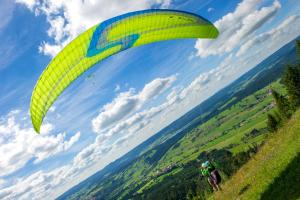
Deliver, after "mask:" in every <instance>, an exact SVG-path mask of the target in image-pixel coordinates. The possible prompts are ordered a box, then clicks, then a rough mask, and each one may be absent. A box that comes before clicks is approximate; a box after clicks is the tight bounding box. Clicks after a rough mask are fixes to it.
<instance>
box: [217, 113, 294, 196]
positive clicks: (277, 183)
mask: <svg viewBox="0 0 300 200" xmlns="http://www.w3.org/2000/svg"><path fill="white" fill-rule="evenodd" d="M299 153H300V110H299V111H298V112H296V114H295V115H294V116H293V117H292V119H291V120H290V121H289V122H288V123H287V124H286V125H285V126H284V127H283V128H282V129H280V130H279V131H278V132H277V133H274V134H272V135H270V138H268V140H267V142H266V143H265V144H264V145H263V147H262V148H261V150H260V151H259V152H258V153H257V154H256V155H255V156H254V157H253V158H252V159H251V160H250V161H249V162H248V163H247V164H245V165H244V166H243V167H242V168H241V169H240V170H238V172H237V173H236V174H235V175H234V176H233V177H232V178H231V179H230V180H229V181H227V182H226V183H225V184H224V185H223V186H222V187H223V191H222V192H218V193H216V194H215V196H214V199H222V200H223V199H230V200H231V199H247V200H252V199H253V200H256V199H288V200H296V199H300V190H299V185H300V154H299Z"/></svg>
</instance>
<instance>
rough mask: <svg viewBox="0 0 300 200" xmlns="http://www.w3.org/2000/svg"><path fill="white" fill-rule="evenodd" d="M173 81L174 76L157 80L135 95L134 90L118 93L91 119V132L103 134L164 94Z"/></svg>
mask: <svg viewBox="0 0 300 200" xmlns="http://www.w3.org/2000/svg"><path fill="white" fill-rule="evenodd" d="M175 80H176V76H170V77H167V78H157V79H155V80H153V81H151V82H150V83H148V84H146V85H145V87H144V88H143V89H142V91H140V92H139V93H137V94H136V93H135V91H134V89H130V90H129V91H127V92H123V93H120V94H119V95H118V96H117V97H116V98H115V99H114V100H113V101H112V102H111V103H108V104H106V105H104V106H103V108H102V109H101V111H100V113H99V115H98V116H97V117H95V118H94V119H93V121H92V125H93V130H94V131H95V132H98V133H100V132H103V130H105V129H106V128H108V127H110V126H111V125H113V124H114V123H116V122H118V121H120V120H122V119H124V118H125V117H127V116H129V115H130V114H132V113H133V112H135V111H137V110H138V109H140V108H141V107H142V106H143V105H144V104H145V103H146V102H147V101H148V100H150V99H153V98H155V97H157V95H159V94H161V93H162V92H164V91H165V90H166V89H168V88H169V87H170V86H171V85H172V83H173V82H174V81H175Z"/></svg>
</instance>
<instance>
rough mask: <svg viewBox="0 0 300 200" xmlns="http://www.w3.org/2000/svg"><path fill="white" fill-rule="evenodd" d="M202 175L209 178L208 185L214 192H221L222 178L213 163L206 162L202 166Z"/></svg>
mask: <svg viewBox="0 0 300 200" xmlns="http://www.w3.org/2000/svg"><path fill="white" fill-rule="evenodd" d="M200 170H201V174H202V175H203V176H205V177H207V181H208V183H209V184H210V185H211V187H212V188H213V190H214V191H220V190H221V187H220V186H219V184H220V182H221V176H220V174H219V172H218V170H217V169H216V168H215V166H214V165H213V164H211V162H209V161H206V162H204V163H202V165H201V169H200Z"/></svg>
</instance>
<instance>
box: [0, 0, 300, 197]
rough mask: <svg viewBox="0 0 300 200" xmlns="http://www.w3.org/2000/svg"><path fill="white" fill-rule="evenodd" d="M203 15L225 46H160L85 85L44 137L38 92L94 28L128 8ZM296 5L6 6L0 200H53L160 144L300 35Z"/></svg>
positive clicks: (120, 60)
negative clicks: (150, 142) (165, 133)
mask: <svg viewBox="0 0 300 200" xmlns="http://www.w3.org/2000/svg"><path fill="white" fill-rule="evenodd" d="M148 8H169V9H178V10H184V11H190V12H194V13H197V14H199V15H201V16H203V17H205V18H207V19H209V20H210V21H212V22H214V24H215V25H216V26H217V27H218V28H219V30H220V36H219V38H218V39H216V40H213V41H212V40H174V41H165V42H160V43H154V44H150V45H146V46H142V47H138V48H134V49H130V50H128V51H125V52H121V53H120V54H118V55H115V56H113V57H110V58H108V59H106V60H104V61H102V62H101V63H99V64H97V65H96V66H95V67H93V68H91V69H90V70H89V71H88V72H86V73H85V74H84V75H82V76H81V77H80V78H79V79H78V80H76V81H75V82H74V83H73V84H72V85H71V86H70V87H69V88H68V89H67V90H66V91H65V92H64V93H63V94H62V95H61V96H60V98H59V99H58V100H57V101H56V102H55V104H54V105H53V106H52V107H51V109H50V111H49V113H48V114H47V117H46V119H45V121H44V124H43V126H42V133H41V134H40V135H37V134H35V132H34V131H33V128H32V126H31V121H30V116H29V114H28V110H29V102H30V96H31V92H32V89H33V87H34V85H35V83H36V81H37V79H38V77H39V76H40V74H41V73H42V71H43V70H44V68H45V67H46V66H47V64H48V63H49V61H50V60H51V59H52V57H53V56H55V54H56V53H57V52H58V51H59V50H61V49H62V47H63V46H64V45H66V44H67V43H68V42H69V41H70V40H71V39H73V38H74V37H76V36H77V35H78V34H79V33H80V32H82V31H84V30H86V29H87V28H89V27H90V26H92V25H94V24H96V23H99V22H101V21H103V20H105V19H108V18H110V17H113V16H116V15H119V14H123V13H126V12H129V11H135V10H141V9H148ZM299 11H300V3H296V1H295V0H265V1H263V0H241V1H239V0H233V1H218V0H210V1H207V0H187V1H185V0H139V1H136V2H135V3H134V2H133V1H130V0H122V1H121V0H110V1H105V0H99V1H81V0H73V1H72V2H69V1H68V3H67V2H66V1H65V2H62V1H55V0H45V1H38V0H16V1H11V0H3V1H1V3H0V17H1V19H2V20H1V21H0V41H1V43H0V55H1V57H0V94H1V96H0V144H1V145H0V156H1V161H0V198H1V199H48V198H49V199H53V198H55V197H56V196H57V195H59V194H61V193H62V192H64V191H65V190H67V189H68V188H70V187H71V186H72V185H74V184H76V183H78V182H80V181H81V180H83V179H84V178H86V177H88V176H89V175H91V174H93V173H94V172H96V171H98V170H99V169H101V168H103V167H104V166H105V165H107V164H108V163H109V162H111V161H113V160H115V159H116V158H118V157H120V156H121V155H123V154H124V153H126V152H128V151H129V150H130V149H132V148H134V147H135V146H136V145H138V144H139V143H141V142H142V141H144V140H146V139H147V138H149V137H151V136H152V135H153V134H155V133H156V132H158V131H159V130H161V129H162V128H163V127H165V126H166V125H167V124H169V123H170V122H172V121H174V120H175V119H177V118H178V117H180V116H181V115H183V114H184V113H186V112H187V111H188V110H190V109H191V108H193V107H194V106H196V105H198V104H199V103H200V102H201V101H203V100H205V99H207V98H208V97H209V96H211V95H212V94H214V93H215V92H217V91H218V90H220V89H221V88H223V87H224V86H226V85H228V84H229V83H231V82H232V81H234V80H235V79H236V78H238V77H239V76H241V75H242V74H243V73H245V72H246V71H248V70H249V69H251V68H252V67H254V66H255V65H256V64H258V63H259V62H261V61H262V60H263V59H265V58H266V57H268V56H269V55H271V54H272V53H273V52H274V51H276V50H277V49H279V48H280V47H281V46H283V45H284V44H286V43H287V42H289V41H291V40H292V39H294V38H295V37H297V36H298V35H299V34H300V28H299V27H300V15H299V13H300V12H299Z"/></svg>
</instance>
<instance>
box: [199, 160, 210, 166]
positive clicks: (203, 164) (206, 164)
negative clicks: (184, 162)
mask: <svg viewBox="0 0 300 200" xmlns="http://www.w3.org/2000/svg"><path fill="white" fill-rule="evenodd" d="M208 165H209V161H206V162H204V163H202V165H201V167H208Z"/></svg>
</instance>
